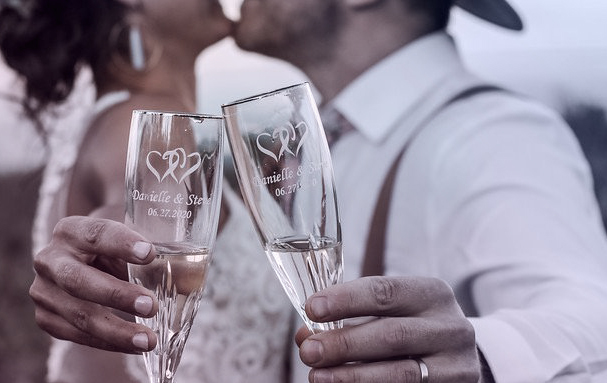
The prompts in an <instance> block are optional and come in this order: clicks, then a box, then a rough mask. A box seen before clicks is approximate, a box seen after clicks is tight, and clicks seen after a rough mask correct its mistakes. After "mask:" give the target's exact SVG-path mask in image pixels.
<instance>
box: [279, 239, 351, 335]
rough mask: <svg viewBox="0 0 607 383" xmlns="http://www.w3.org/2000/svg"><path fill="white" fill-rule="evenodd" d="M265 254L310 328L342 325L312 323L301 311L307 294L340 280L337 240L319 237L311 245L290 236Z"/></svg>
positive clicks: (339, 252)
mask: <svg viewBox="0 0 607 383" xmlns="http://www.w3.org/2000/svg"><path fill="white" fill-rule="evenodd" d="M267 255H268V258H269V259H270V263H271V264H272V267H273V268H274V271H275V272H276V275H277V276H278V279H279V280H280V283H281V284H282V287H283V288H284V290H285V292H286V293H287V295H288V297H289V299H290V300H291V303H292V304H293V306H294V307H295V309H296V310H297V312H298V313H299V315H300V316H301V318H302V319H303V320H304V322H305V324H306V325H307V326H308V328H309V329H310V330H311V331H313V332H320V331H325V330H331V329H335V328H341V327H342V321H337V322H326V323H317V322H313V321H311V320H310V319H308V317H307V315H306V312H305V303H306V300H307V299H308V297H309V296H311V295H312V294H314V293H316V292H318V291H320V290H322V289H324V288H325V287H328V286H332V285H335V284H337V283H341V282H342V278H343V276H342V270H343V269H342V251H341V243H338V242H336V241H334V240H332V239H329V238H323V239H321V241H320V243H318V244H312V243H311V242H310V240H309V239H292V238H290V239H286V240H279V241H277V242H276V243H274V244H272V245H271V246H270V248H269V250H268V251H267Z"/></svg>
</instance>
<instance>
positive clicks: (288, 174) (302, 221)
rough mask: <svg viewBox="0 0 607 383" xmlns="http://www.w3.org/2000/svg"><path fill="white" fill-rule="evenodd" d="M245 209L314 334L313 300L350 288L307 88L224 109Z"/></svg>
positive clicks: (322, 141) (322, 142)
mask: <svg viewBox="0 0 607 383" xmlns="http://www.w3.org/2000/svg"><path fill="white" fill-rule="evenodd" d="M222 109H223V114H224V119H225V122H226V129H227V132H228V141H229V143H230V148H231V150H232V154H233V156H234V162H235V166H236V174H237V177H238V182H239V185H240V189H241V191H242V194H243V196H244V199H245V202H246V204H247V207H248V209H249V212H250V213H251V215H252V217H253V221H254V223H255V226H256V228H257V232H258V234H259V238H260V239H261V242H262V245H263V247H264V249H265V251H266V254H267V256H268V259H269V261H270V263H271V264H272V267H273V268H274V271H275V272H276V275H277V276H278V278H279V280H280V282H281V283H282V286H283V288H284V290H285V292H286V293H287V295H288V297H289V299H290V300H291V303H292V304H293V305H294V307H295V308H296V310H297V311H298V313H299V314H300V316H301V318H302V319H303V320H304V322H305V323H306V325H307V326H308V328H309V329H310V330H311V331H313V332H318V331H323V330H329V329H334V328H339V327H341V326H342V324H341V321H340V322H328V323H316V322H313V321H311V320H309V319H308V317H307V316H306V314H305V301H306V300H307V298H308V297H309V296H311V295H312V294H314V293H315V292H318V291H320V290H322V289H324V288H325V287H327V286H330V285H334V284H336V283H341V281H342V272H343V271H342V267H343V266H342V243H341V227H340V223H339V215H338V209H337V200H336V193H335V185H334V181H333V168H332V165H331V157H330V153H329V148H328V145H327V142H326V138H325V135H324V131H323V128H322V124H321V122H320V117H319V115H318V110H317V108H316V103H315V102H314V98H313V96H312V92H311V90H310V86H309V84H307V83H304V84H299V85H295V86H292V87H288V88H284V89H280V90H276V91H273V92H269V93H265V94H261V95H258V96H254V97H250V98H247V99H243V100H239V101H235V102H233V103H230V104H226V105H223V106H222Z"/></svg>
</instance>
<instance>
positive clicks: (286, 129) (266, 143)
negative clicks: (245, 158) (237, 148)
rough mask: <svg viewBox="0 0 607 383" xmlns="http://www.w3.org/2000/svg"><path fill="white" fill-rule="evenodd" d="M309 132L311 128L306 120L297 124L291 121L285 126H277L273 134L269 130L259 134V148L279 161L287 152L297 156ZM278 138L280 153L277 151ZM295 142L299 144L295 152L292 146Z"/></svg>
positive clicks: (257, 141) (257, 142) (257, 140)
mask: <svg viewBox="0 0 607 383" xmlns="http://www.w3.org/2000/svg"><path fill="white" fill-rule="evenodd" d="M308 133H309V129H308V126H307V125H306V123H305V122H303V121H302V122H300V123H298V124H297V125H295V126H293V124H292V123H290V122H289V123H287V124H286V125H284V126H279V127H277V128H276V129H274V131H273V132H272V133H271V134H270V133H267V132H264V133H261V134H259V135H258V136H257V139H256V144H257V148H258V149H259V151H261V152H262V153H264V154H266V155H268V156H270V157H272V158H273V159H274V160H275V161H276V162H278V161H279V160H280V158H281V157H282V156H283V155H284V154H285V153H289V154H291V155H292V156H294V157H297V155H298V154H299V150H300V149H301V147H302V146H303V144H304V141H305V140H306V138H307V135H308ZM298 138H299V140H298ZM276 140H278V141H279V143H280V147H279V148H278V153H276V145H275V142H276ZM295 144H297V145H296V147H295V152H293V150H292V148H291V147H292V146H294V145H295Z"/></svg>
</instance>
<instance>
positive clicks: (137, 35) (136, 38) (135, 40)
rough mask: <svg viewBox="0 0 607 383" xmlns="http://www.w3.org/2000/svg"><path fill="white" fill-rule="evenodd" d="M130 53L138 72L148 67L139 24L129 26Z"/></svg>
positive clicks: (132, 62)
mask: <svg viewBox="0 0 607 383" xmlns="http://www.w3.org/2000/svg"><path fill="white" fill-rule="evenodd" d="M129 53H130V57H131V66H132V67H133V69H135V70H136V71H138V72H142V71H144V70H145V68H146V58H145V48H144V47H143V39H142V38H141V28H139V25H131V26H130V27H129Z"/></svg>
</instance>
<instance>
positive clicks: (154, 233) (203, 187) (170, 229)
mask: <svg viewBox="0 0 607 383" xmlns="http://www.w3.org/2000/svg"><path fill="white" fill-rule="evenodd" d="M222 173H223V119H222V118H221V117H217V116H207V115H195V114H185V113H173V112H161V111H147V110H136V111H133V115H132V119H131V130H130V135H129V145H128V154H127V163H126V205H127V210H126V219H125V221H126V224H127V225H128V226H129V227H131V228H133V229H134V230H136V231H138V232H139V233H141V234H142V235H144V236H145V237H146V238H148V239H149V240H151V241H152V242H153V243H154V246H155V248H156V254H157V255H156V259H155V260H154V261H152V262H151V263H150V264H148V265H135V264H129V265H128V270H129V279H130V281H131V282H133V283H136V284H138V285H141V286H144V287H146V288H148V289H150V290H152V291H154V292H155V293H156V296H157V297H158V303H159V308H158V313H157V314H156V315H155V316H154V317H153V318H139V317H137V318H136V320H137V322H138V323H142V324H145V325H146V326H148V327H150V328H151V329H153V330H154V332H155V333H156V335H157V336H158V344H157V346H156V348H155V349H154V350H153V351H150V352H146V353H144V354H143V357H144V361H145V366H146V370H147V374H148V377H149V380H150V382H151V383H171V382H173V379H174V375H175V372H176V369H177V366H178V365H179V361H180V359H181V354H182V352H183V348H184V346H185V343H186V340H187V338H188V335H189V332H190V328H191V325H192V321H193V319H194V316H195V315H196V312H197V310H198V306H199V303H200V299H201V296H202V291H203V288H204V284H205V279H206V275H207V269H208V267H209V263H210V261H211V254H212V249H213V246H214V243H215V239H216V235H217V225H218V221H219V207H220V205H221V203H220V202H221V186H222V185H221V182H222Z"/></svg>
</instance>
